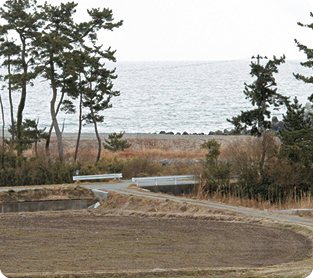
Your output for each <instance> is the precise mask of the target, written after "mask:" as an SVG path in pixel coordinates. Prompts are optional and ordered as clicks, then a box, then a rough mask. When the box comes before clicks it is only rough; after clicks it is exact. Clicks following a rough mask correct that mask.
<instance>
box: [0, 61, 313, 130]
mask: <svg viewBox="0 0 313 278" xmlns="http://www.w3.org/2000/svg"><path fill="white" fill-rule="evenodd" d="M114 66H115V67H116V73H117V74H118V78H117V79H116V80H115V81H114V88H115V89H116V90H118V91H120V96H118V97H115V98H113V99H112V100H111V103H112V105H113V107H112V108H110V109H107V110H105V111H103V113H101V114H102V115H103V116H104V123H100V124H99V125H98V129H99V132H102V133H111V132H120V131H125V132H127V133H154V132H157V133H158V132H160V131H166V132H169V131H172V132H174V133H176V132H180V133H182V132H185V131H186V132H188V133H201V132H203V133H205V134H207V133H209V132H210V131H216V130H224V129H231V128H232V125H231V124H230V123H229V122H227V120H226V119H227V118H231V117H233V116H236V115H238V114H239V113H240V111H241V110H248V109H251V108H252V106H251V104H250V102H249V101H248V100H246V99H245V95H244V94H243V90H244V83H245V82H246V83H248V84H251V83H252V82H253V79H252V78H251V76H250V61H249V60H236V61H194V62H192V61H188V62H187V61H185V62H117V63H115V64H114ZM109 67H112V65H109ZM1 73H2V74H3V73H5V71H4V70H3V69H2V70H1ZM293 73H302V74H306V75H310V74H311V71H310V70H309V69H305V68H303V67H302V66H301V65H300V61H295V60H291V61H288V60H287V62H286V63H285V64H283V65H281V66H280V67H279V73H278V74H276V75H275V77H276V82H277V85H278V86H277V88H278V92H279V93H280V94H283V95H286V96H290V97H291V98H294V96H297V97H298V99H299V101H300V103H302V104H305V103H306V102H307V98H308V97H309V96H310V95H311V94H312V93H313V86H312V85H309V84H305V83H303V82H302V81H298V80H296V79H295V78H294V76H293ZM51 94H52V93H51V88H50V86H49V83H48V82H47V81H44V80H37V81H36V82H35V83H34V86H29V87H28V95H27V101H26V107H25V110H24V118H29V119H39V126H40V128H43V127H47V128H48V127H49V126H50V124H51V117H50V110H49V105H50V100H51ZM1 96H2V99H3V103H4V109H5V128H8V126H9V123H10V118H9V115H10V111H9V102H8V95H7V92H6V90H5V89H4V90H2V91H1ZM19 97H20V94H19V93H18V92H15V93H14V109H15V115H16V111H17V107H18V102H19ZM284 112H285V109H281V110H280V111H273V113H272V116H277V117H278V118H279V119H282V114H283V113H284ZM77 119H78V114H65V113H64V112H60V114H59V116H58V120H59V123H60V125H63V123H64V132H69V133H75V132H77V130H78V124H77ZM0 125H2V119H1V121H0ZM83 132H94V127H93V125H86V126H84V127H83Z"/></svg>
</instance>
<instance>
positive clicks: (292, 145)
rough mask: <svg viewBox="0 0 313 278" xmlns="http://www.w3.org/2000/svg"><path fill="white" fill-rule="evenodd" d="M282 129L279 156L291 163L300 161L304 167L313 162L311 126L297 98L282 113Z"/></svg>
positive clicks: (312, 129) (312, 133)
mask: <svg viewBox="0 0 313 278" xmlns="http://www.w3.org/2000/svg"><path fill="white" fill-rule="evenodd" d="M283 119H284V129H283V130H281V131H280V139H281V147H280V157H283V158H287V159H288V160H289V161H290V162H292V163H300V164H302V165H304V166H305V167H306V168H307V167H311V165H312V163H313V128H312V125H311V117H310V115H309V116H308V117H306V113H305V108H304V107H302V105H301V104H299V101H298V99H297V98H295V99H294V102H293V103H291V104H288V106H287V112H286V115H283Z"/></svg>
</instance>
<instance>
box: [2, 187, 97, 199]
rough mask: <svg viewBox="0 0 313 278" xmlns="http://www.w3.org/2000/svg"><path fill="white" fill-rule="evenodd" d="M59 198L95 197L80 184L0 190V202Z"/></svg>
mask: <svg viewBox="0 0 313 278" xmlns="http://www.w3.org/2000/svg"><path fill="white" fill-rule="evenodd" d="M61 199H95V200H96V199H97V197H96V196H95V195H94V194H93V192H92V191H91V190H89V189H87V188H85V187H81V186H55V187H52V188H48V187H46V188H37V189H25V190H17V191H15V190H12V189H11V190H8V191H3V192H0V202H21V201H41V200H61Z"/></svg>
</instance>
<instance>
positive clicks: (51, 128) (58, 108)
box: [46, 92, 64, 153]
mask: <svg viewBox="0 0 313 278" xmlns="http://www.w3.org/2000/svg"><path fill="white" fill-rule="evenodd" d="M63 99H64V92H62V95H61V98H60V101H59V103H58V107H57V110H56V112H55V113H56V116H58V113H59V110H60V107H61V104H62V102H63ZM52 130H53V120H52V123H51V125H50V129H49V132H48V138H47V141H46V152H47V153H49V146H50V140H51V134H52Z"/></svg>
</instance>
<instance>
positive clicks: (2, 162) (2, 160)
mask: <svg viewBox="0 0 313 278" xmlns="http://www.w3.org/2000/svg"><path fill="white" fill-rule="evenodd" d="M0 106H1V114H2V154H1V164H2V167H3V168H4V125H5V123H4V110H3V103H2V99H1V95H0Z"/></svg>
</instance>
